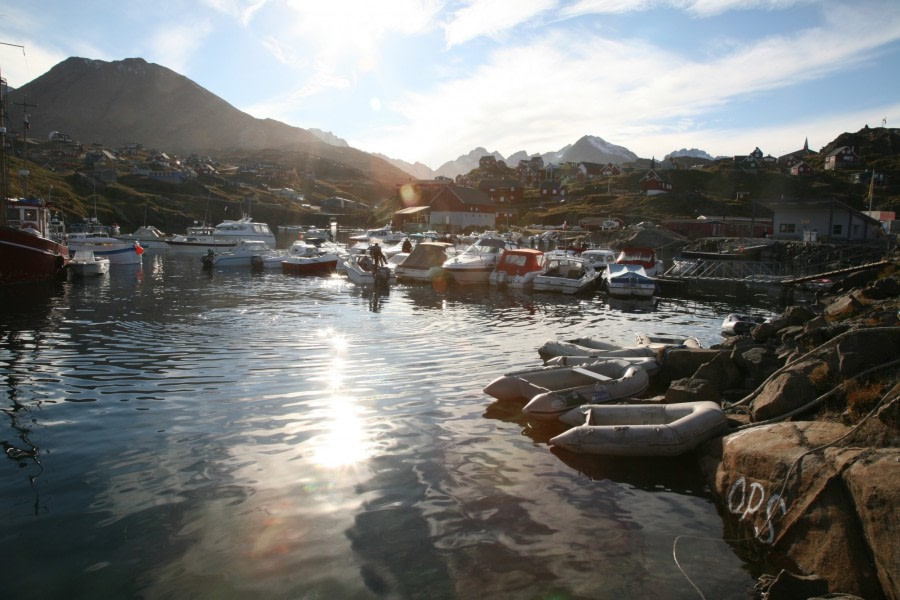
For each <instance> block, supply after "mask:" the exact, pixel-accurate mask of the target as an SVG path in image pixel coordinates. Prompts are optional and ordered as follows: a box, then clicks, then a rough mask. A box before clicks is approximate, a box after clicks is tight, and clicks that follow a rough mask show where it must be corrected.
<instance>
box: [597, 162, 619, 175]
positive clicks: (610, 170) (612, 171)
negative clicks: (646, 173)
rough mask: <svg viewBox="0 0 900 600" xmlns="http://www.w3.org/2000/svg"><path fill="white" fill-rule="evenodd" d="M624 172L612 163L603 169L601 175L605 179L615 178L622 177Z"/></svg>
mask: <svg viewBox="0 0 900 600" xmlns="http://www.w3.org/2000/svg"><path fill="white" fill-rule="evenodd" d="M621 174H622V171H621V170H620V169H619V167H618V166H616V165H614V164H612V163H606V166H604V167H603V171H601V173H600V175H602V176H603V177H615V176H617V175H621Z"/></svg>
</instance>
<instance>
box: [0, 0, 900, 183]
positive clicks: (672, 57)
mask: <svg viewBox="0 0 900 600" xmlns="http://www.w3.org/2000/svg"><path fill="white" fill-rule="evenodd" d="M0 42H2V43H3V44H13V45H0V72H2V75H3V76H4V77H5V78H6V79H7V81H8V83H9V85H10V86H13V87H19V86H21V85H23V84H25V83H27V82H29V81H31V80H32V79H35V78H37V77H39V76H40V75H42V74H43V73H46V72H47V71H48V70H50V69H51V68H52V67H53V66H54V65H56V64H58V63H59V62H61V61H63V60H65V59H67V58H69V57H72V56H78V57H83V58H90V59H99V60H106V61H115V60H122V59H125V58H143V59H145V60H147V61H148V62H151V63H156V64H158V65H161V66H164V67H167V68H169V69H172V70H173V71H176V72H177V73H180V74H182V75H184V76H185V77H188V78H189V79H191V80H192V81H194V82H195V83H197V84H198V85H200V86H202V87H203V88H205V89H207V90H208V91H210V92H212V93H213V94H215V95H217V96H219V97H220V98H222V99H224V100H225V101H226V102H228V103H229V104H231V105H233V106H234V107H236V108H238V109H240V110H242V111H244V112H247V113H249V114H251V115H253V116H255V117H260V118H271V119H276V120H279V121H283V122H285V123H288V124H290V125H295V126H298V127H303V128H306V129H311V128H317V129H321V130H324V131H330V132H332V133H333V134H334V135H336V136H338V137H340V138H343V139H344V140H346V141H347V142H348V143H349V144H350V145H351V146H353V147H355V148H359V149H360V150H364V151H367V152H377V153H381V154H384V155H386V156H388V157H390V158H397V159H402V160H405V161H407V162H410V163H414V162H422V163H424V164H426V165H427V166H429V167H431V168H432V169H437V168H438V167H439V166H440V165H442V164H443V163H444V162H446V161H448V160H453V159H455V158H457V157H458V156H460V155H463V154H468V153H469V152H470V151H472V150H474V149H475V148H477V147H483V148H485V149H487V150H488V151H489V152H494V151H496V152H499V153H500V154H502V155H503V156H504V157H509V156H510V155H511V154H513V153H515V152H518V151H523V150H524V151H525V152H527V153H528V154H529V155H532V154H537V153H546V152H553V151H557V150H560V149H561V148H563V147H564V146H566V145H568V144H574V143H575V142H576V141H577V140H578V139H579V138H581V137H582V136H584V135H592V136H597V137H600V138H603V139H604V140H606V141H607V142H609V143H611V144H616V145H619V146H624V147H626V148H628V149H629V150H631V151H632V152H634V153H636V154H637V155H638V156H640V157H643V158H651V157H655V158H662V157H663V156H665V155H666V154H668V153H670V152H672V151H675V150H678V149H681V148H698V149H701V150H704V151H706V152H708V153H709V154H711V155H713V156H730V155H734V154H747V153H749V152H751V151H752V150H753V149H754V148H756V147H759V148H760V149H761V150H762V151H763V152H764V153H765V154H771V155H773V156H780V155H782V154H787V153H789V152H793V151H795V150H799V149H800V148H802V147H803V144H804V141H805V140H807V139H808V140H809V146H810V148H811V149H813V150H819V149H820V148H821V147H823V146H824V145H826V144H828V143H829V142H831V141H832V140H834V138H836V137H837V136H838V135H840V134H841V133H844V132H847V131H850V132H855V131H858V130H859V129H861V128H863V127H864V126H865V125H869V126H870V127H876V126H882V125H886V126H888V127H900V1H898V0H854V1H853V2H835V1H833V0H829V1H819V0H572V1H562V0H461V1H451V0H184V1H181V0H163V1H162V2H160V1H159V0H155V1H153V2H150V1H147V0H128V1H126V2H123V1H122V0H110V1H107V0H87V1H86V2H72V1H71V0H5V1H4V2H3V3H2V4H0ZM17 45H18V46H24V48H20V47H17Z"/></svg>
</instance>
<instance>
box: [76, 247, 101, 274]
mask: <svg viewBox="0 0 900 600" xmlns="http://www.w3.org/2000/svg"><path fill="white" fill-rule="evenodd" d="M69 268H70V269H72V272H73V273H75V275H78V276H80V277H90V276H91V275H103V274H104V273H109V259H108V258H98V257H96V256H94V252H93V251H92V250H76V251H75V255H74V256H73V257H72V258H71V260H69Z"/></svg>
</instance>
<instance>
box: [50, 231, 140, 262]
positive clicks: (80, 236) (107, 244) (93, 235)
mask: <svg viewBox="0 0 900 600" xmlns="http://www.w3.org/2000/svg"><path fill="white" fill-rule="evenodd" d="M68 244H69V251H70V252H78V251H79V250H88V251H91V252H93V253H94V256H96V257H97V258H108V259H109V262H110V264H111V265H139V264H141V255H142V254H143V253H144V248H143V247H142V246H141V245H140V244H139V243H138V242H131V241H126V240H120V239H118V238H115V237H112V236H110V235H109V233H108V230H106V229H105V228H104V229H94V230H88V231H84V230H79V229H72V230H70V233H69V234H68Z"/></svg>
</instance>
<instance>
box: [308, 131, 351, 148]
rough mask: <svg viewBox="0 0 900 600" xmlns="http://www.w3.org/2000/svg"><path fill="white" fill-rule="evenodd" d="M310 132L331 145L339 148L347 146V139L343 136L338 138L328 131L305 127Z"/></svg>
mask: <svg viewBox="0 0 900 600" xmlns="http://www.w3.org/2000/svg"><path fill="white" fill-rule="evenodd" d="M307 131H309V132H310V133H311V134H313V135H314V136H316V137H317V138H319V139H320V140H322V141H323V142H325V143H326V144H331V145H332V146H338V147H340V148H348V147H349V146H350V144H348V143H347V140H345V139H343V138H339V137H338V136H336V135H334V134H333V133H331V132H330V131H322V130H321V129H316V128H312V129H307Z"/></svg>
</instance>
